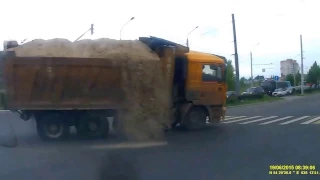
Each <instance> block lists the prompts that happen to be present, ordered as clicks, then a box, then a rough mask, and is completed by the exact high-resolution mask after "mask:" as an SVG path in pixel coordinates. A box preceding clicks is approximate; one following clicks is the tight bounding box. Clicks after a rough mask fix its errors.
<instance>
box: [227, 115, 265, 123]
mask: <svg viewBox="0 0 320 180" xmlns="http://www.w3.org/2000/svg"><path fill="white" fill-rule="evenodd" d="M259 117H261V116H253V117H248V118H244V119H238V120H234V121H226V122H222V123H233V122H239V121H245V120H249V119H254V118H259Z"/></svg>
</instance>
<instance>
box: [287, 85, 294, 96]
mask: <svg viewBox="0 0 320 180" xmlns="http://www.w3.org/2000/svg"><path fill="white" fill-rule="evenodd" d="M286 91H287V94H294V93H295V92H296V89H295V88H294V87H288V88H287V89H286Z"/></svg>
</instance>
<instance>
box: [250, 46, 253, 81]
mask: <svg viewBox="0 0 320 180" xmlns="http://www.w3.org/2000/svg"><path fill="white" fill-rule="evenodd" d="M250 60H251V63H250V64H251V87H253V73H252V51H250Z"/></svg>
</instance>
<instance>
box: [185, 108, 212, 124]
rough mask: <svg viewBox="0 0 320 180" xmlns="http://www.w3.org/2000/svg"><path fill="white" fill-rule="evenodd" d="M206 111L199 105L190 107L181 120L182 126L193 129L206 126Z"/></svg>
mask: <svg viewBox="0 0 320 180" xmlns="http://www.w3.org/2000/svg"><path fill="white" fill-rule="evenodd" d="M207 116H209V115H208V113H207V112H206V111H205V110H204V109H203V108H201V107H199V106H195V107H192V108H191V109H190V111H189V112H188V113H187V115H186V117H185V119H184V120H183V122H182V128H183V129H186V130H195V129H201V128H204V127H206V121H207Z"/></svg>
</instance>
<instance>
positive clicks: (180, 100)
mask: <svg viewBox="0 0 320 180" xmlns="http://www.w3.org/2000/svg"><path fill="white" fill-rule="evenodd" d="M139 40H140V41H142V42H143V43H145V44H147V45H148V46H149V47H150V48H151V49H152V50H154V51H155V52H156V53H157V54H158V55H159V57H160V59H161V60H162V62H163V67H164V68H163V69H164V71H165V73H164V74H165V75H166V76H167V78H168V83H169V84H170V85H171V86H169V87H170V88H169V91H170V92H172V99H171V102H172V107H173V108H172V109H173V111H174V112H173V114H175V116H174V117H173V120H172V122H173V126H175V125H176V124H181V125H182V126H183V127H186V128H187V129H195V128H201V127H203V126H205V125H206V124H207V123H208V119H209V122H211V123H219V122H221V120H223V119H224V116H225V110H226V108H225V104H226V91H227V85H226V58H225V57H223V56H219V55H214V54H208V53H201V52H195V51H189V48H188V47H185V46H182V45H180V44H176V43H174V42H170V41H167V40H164V39H160V38H156V37H146V38H145V37H143V38H140V39H139Z"/></svg>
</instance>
